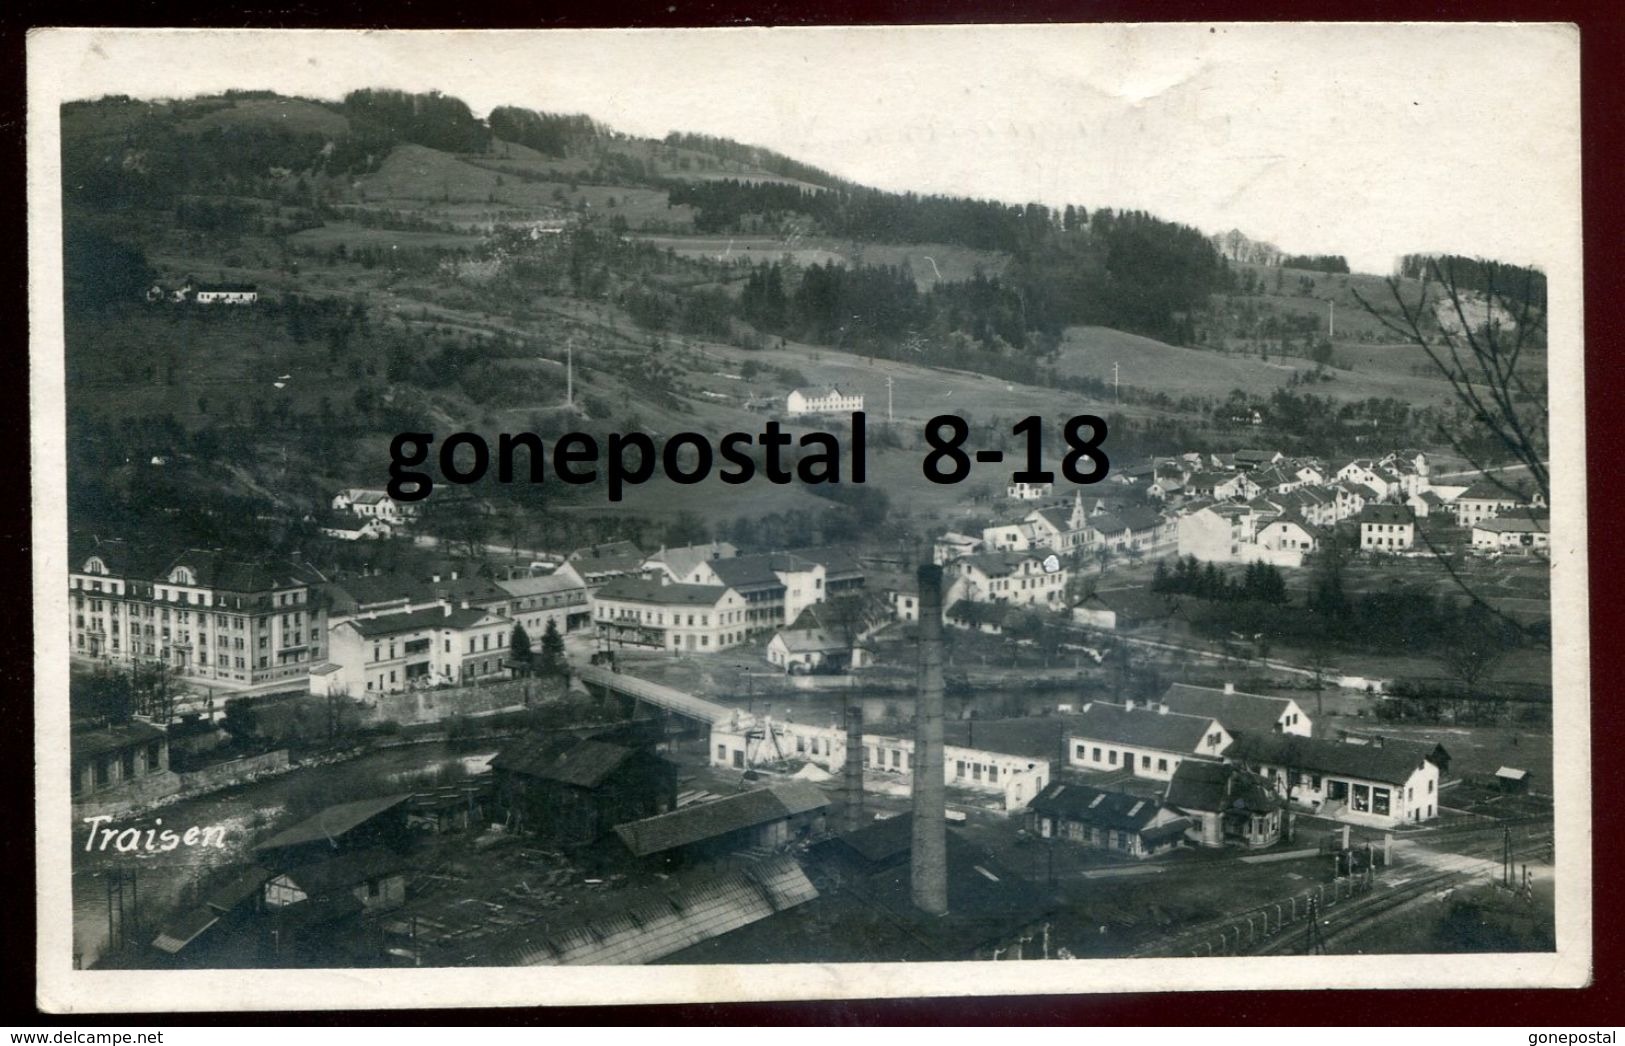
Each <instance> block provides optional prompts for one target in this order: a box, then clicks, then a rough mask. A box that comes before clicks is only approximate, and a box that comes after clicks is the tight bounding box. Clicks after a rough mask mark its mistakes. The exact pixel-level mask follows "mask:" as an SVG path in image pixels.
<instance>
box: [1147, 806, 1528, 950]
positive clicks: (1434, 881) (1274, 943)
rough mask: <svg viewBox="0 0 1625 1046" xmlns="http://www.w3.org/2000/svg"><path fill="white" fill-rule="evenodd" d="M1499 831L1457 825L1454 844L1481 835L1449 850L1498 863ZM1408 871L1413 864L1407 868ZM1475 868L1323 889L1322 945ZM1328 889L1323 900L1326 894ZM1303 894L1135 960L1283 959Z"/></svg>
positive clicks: (1469, 876) (1462, 879) (1302, 921)
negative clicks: (1389, 882)
mask: <svg viewBox="0 0 1625 1046" xmlns="http://www.w3.org/2000/svg"><path fill="white" fill-rule="evenodd" d="M1504 828H1505V826H1504V825H1502V824H1490V825H1482V826H1479V825H1463V826H1460V827H1459V828H1457V829H1455V830H1453V831H1450V832H1448V833H1447V834H1448V835H1449V836H1450V837H1452V839H1453V840H1455V841H1460V839H1461V836H1462V835H1467V834H1474V833H1479V832H1482V833H1483V834H1484V835H1485V836H1486V838H1485V839H1484V840H1483V841H1482V842H1474V843H1473V844H1472V845H1469V846H1466V847H1463V848H1462V849H1460V850H1455V851H1452V853H1453V854H1454V855H1456V856H1459V857H1465V858H1475V857H1476V858H1491V859H1499V858H1500V857H1501V855H1502V839H1503V834H1502V833H1503V831H1504ZM1550 846H1551V834H1550V831H1549V830H1547V831H1545V832H1536V833H1532V834H1531V833H1525V834H1524V837H1523V838H1522V839H1521V840H1520V841H1519V843H1518V844H1517V846H1516V848H1515V849H1514V852H1513V856H1514V857H1515V858H1518V857H1537V856H1539V857H1543V856H1545V855H1546V853H1547V852H1548V849H1549V847H1550ZM1412 866H1414V862H1413V864H1412ZM1482 876H1483V871H1482V870H1481V869H1474V868H1453V869H1440V870H1437V871H1432V872H1427V873H1425V874H1422V875H1421V876H1419V877H1417V878H1414V879H1408V880H1406V881H1405V882H1404V883H1401V884H1399V885H1396V886H1388V885H1386V880H1385V879H1377V880H1375V881H1374V883H1372V884H1371V885H1365V884H1361V883H1358V882H1357V881H1355V880H1349V879H1343V880H1337V881H1335V882H1334V883H1328V884H1324V885H1323V886H1321V887H1318V888H1317V890H1316V891H1315V893H1316V895H1317V896H1316V900H1317V904H1319V905H1320V906H1321V907H1320V915H1319V918H1320V920H1321V929H1322V935H1321V936H1322V940H1323V941H1330V940H1332V939H1335V938H1336V937H1339V936H1342V935H1343V934H1346V933H1347V932H1349V931H1350V930H1353V929H1356V928H1358V927H1361V926H1366V925H1369V924H1370V923H1371V921H1372V920H1374V919H1377V918H1380V917H1381V916H1383V915H1386V914H1387V913H1389V912H1391V911H1393V910H1394V909H1396V908H1399V907H1401V906H1403V905H1405V904H1408V903H1410V902H1413V901H1417V900H1420V899H1421V898H1424V897H1426V896H1427V895H1429V894H1431V893H1434V892H1437V891H1442V890H1445V889H1449V888H1451V887H1453V886H1457V885H1461V884H1464V883H1467V882H1471V881H1473V880H1475V879H1479V878H1481V877H1482ZM1328 888H1329V891H1330V892H1329V895H1328V894H1327V891H1328ZM1308 899H1309V895H1308V893H1307V892H1306V893H1303V894H1298V895H1296V896H1294V897H1289V898H1283V899H1282V900H1280V901H1278V902H1272V903H1270V904H1264V905H1259V906H1257V907H1254V908H1251V909H1248V910H1246V911H1243V912H1237V913H1235V914H1234V915H1227V916H1224V917H1221V918H1218V919H1213V920H1210V921H1209V922H1206V923H1204V924H1202V925H1201V926H1199V927H1195V928H1192V929H1189V930H1186V931H1183V932H1181V933H1179V934H1178V935H1177V936H1175V937H1173V938H1172V939H1169V940H1164V941H1159V942H1157V943H1156V944H1153V945H1151V946H1149V947H1147V948H1143V949H1141V950H1139V951H1138V952H1137V953H1136V954H1138V955H1141V956H1166V957H1173V956H1209V955H1274V954H1288V953H1291V952H1293V951H1294V950H1296V949H1297V948H1301V947H1302V946H1303V945H1304V943H1305V933H1306V930H1305V928H1306V926H1307V921H1306V919H1307V916H1306V912H1305V908H1306V905H1307V902H1308Z"/></svg>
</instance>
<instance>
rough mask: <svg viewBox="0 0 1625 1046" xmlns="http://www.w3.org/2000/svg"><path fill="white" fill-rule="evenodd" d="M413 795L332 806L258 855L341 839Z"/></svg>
mask: <svg viewBox="0 0 1625 1046" xmlns="http://www.w3.org/2000/svg"><path fill="white" fill-rule="evenodd" d="M409 798H411V793H409V792H402V793H400V794H398V795H384V796H378V797H376V798H373V799H358V800H356V801H355V802H351V803H338V804H336V805H334V806H329V807H327V808H326V809H325V810H322V811H321V812H319V813H317V814H316V815H315V816H313V817H307V818H305V819H304V820H303V821H300V822H299V823H298V824H296V825H294V826H293V827H292V828H288V829H285V830H284V831H281V832H278V833H277V834H276V835H273V836H272V837H271V838H269V839H267V840H265V841H264V842H262V843H259V844H257V845H255V847H254V850H255V851H256V852H259V851H263V850H279V849H282V848H283V847H287V846H299V845H302V844H304V843H314V842H320V841H331V840H333V839H335V838H337V837H338V836H341V835H344V834H345V833H347V832H351V831H354V830H355V829H357V828H359V827H361V826H362V825H364V824H366V823H367V822H368V821H370V820H372V819H373V818H374V817H377V816H379V815H380V814H384V813H388V812H389V811H390V810H393V809H395V807H397V806H399V805H401V804H402V803H404V802H406V800H407V799H409Z"/></svg>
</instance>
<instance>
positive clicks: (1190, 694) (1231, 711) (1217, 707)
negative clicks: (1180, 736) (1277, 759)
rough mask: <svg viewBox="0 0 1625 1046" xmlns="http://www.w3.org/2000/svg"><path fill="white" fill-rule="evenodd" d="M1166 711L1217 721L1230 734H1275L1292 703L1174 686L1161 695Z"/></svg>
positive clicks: (1259, 696)
mask: <svg viewBox="0 0 1625 1046" xmlns="http://www.w3.org/2000/svg"><path fill="white" fill-rule="evenodd" d="M1162 703H1163V704H1165V705H1167V706H1168V709H1169V711H1173V712H1183V713H1185V714H1186V715H1200V716H1207V717H1209V718H1211V719H1217V720H1218V721H1219V722H1220V723H1222V724H1223V725H1224V728H1225V729H1226V730H1228V731H1230V732H1231V733H1232V734H1235V733H1238V732H1246V733H1254V734H1259V733H1262V734H1270V733H1275V729H1276V723H1277V721H1278V720H1279V719H1280V717H1281V716H1282V715H1283V714H1285V712H1286V710H1287V709H1288V708H1289V707H1290V706H1291V704H1292V702H1291V701H1289V700H1287V699H1286V698H1284V697H1265V696H1264V695H1262V694H1245V693H1242V692H1241V691H1239V690H1238V691H1235V692H1233V693H1225V692H1224V691H1223V690H1218V689H1215V688H1214V687H1208V686H1190V685H1189V684H1186V683H1175V684H1173V685H1172V686H1170V687H1169V688H1168V689H1167V690H1166V691H1165V692H1164V693H1163V695H1162Z"/></svg>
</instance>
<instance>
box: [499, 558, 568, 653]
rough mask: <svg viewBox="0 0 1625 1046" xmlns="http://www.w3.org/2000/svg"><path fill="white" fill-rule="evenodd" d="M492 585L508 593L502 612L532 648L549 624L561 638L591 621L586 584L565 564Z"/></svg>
mask: <svg viewBox="0 0 1625 1046" xmlns="http://www.w3.org/2000/svg"><path fill="white" fill-rule="evenodd" d="M493 584H495V585H496V587H497V588H499V589H501V590H502V591H503V592H506V593H507V594H508V596H509V601H508V604H507V607H506V609H505V613H506V615H507V616H508V618H509V619H511V620H512V621H513V622H514V623H515V624H517V625H519V626H520V627H522V628H524V630H525V633H526V635H528V636H529V637H530V639H531V641H532V645H534V644H535V642H536V641H537V640H539V639H540V638H541V637H542V636H543V635H544V634H545V633H546V632H547V626H548V625H552V626H553V628H554V629H555V630H557V631H558V634H559V635H561V636H562V635H565V634H567V633H570V632H574V631H576V630H578V629H580V628H583V627H585V626H587V625H588V624H589V623H591V621H592V606H591V604H590V602H589V600H588V598H587V582H586V581H585V579H583V578H582V576H581V575H580V574H578V573H577V572H576V570H575V568H574V567H572V566H571V565H570V564H568V563H565V564H562V565H561V566H560V567H559V568H558V569H557V570H555V571H553V572H552V573H551V574H536V575H530V576H527V577H516V578H509V579H507V580H497V581H495V582H493Z"/></svg>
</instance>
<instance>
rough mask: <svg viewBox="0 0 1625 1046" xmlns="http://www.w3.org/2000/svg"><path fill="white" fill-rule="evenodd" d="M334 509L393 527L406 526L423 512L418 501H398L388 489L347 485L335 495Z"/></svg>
mask: <svg viewBox="0 0 1625 1046" xmlns="http://www.w3.org/2000/svg"><path fill="white" fill-rule="evenodd" d="M332 509H333V511H334V512H339V513H348V514H350V515H352V516H356V517H358V518H360V519H362V520H369V519H376V520H379V521H381V522H383V523H387V524H388V525H389V526H391V527H403V526H406V525H408V524H410V523H412V522H413V521H414V520H416V519H417V518H418V516H419V515H420V514H421V512H422V509H421V506H420V505H419V503H418V502H415V501H396V500H395V499H394V498H392V497H390V496H389V492H388V491H385V490H378V489H376V488H372V487H346V488H345V489H344V490H341V491H339V492H338V493H337V494H335V495H333V501H332Z"/></svg>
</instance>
